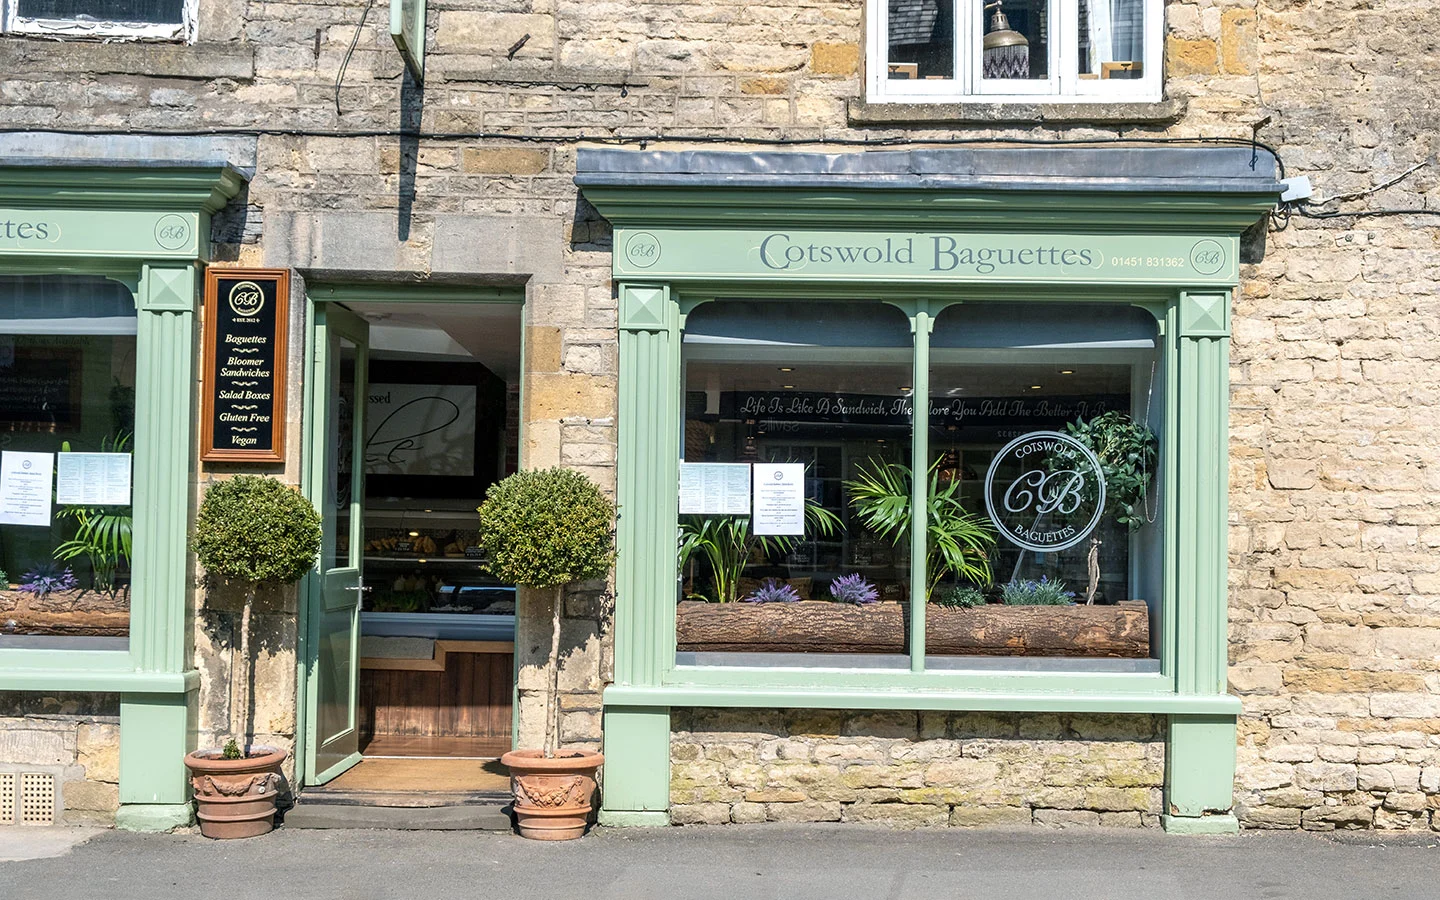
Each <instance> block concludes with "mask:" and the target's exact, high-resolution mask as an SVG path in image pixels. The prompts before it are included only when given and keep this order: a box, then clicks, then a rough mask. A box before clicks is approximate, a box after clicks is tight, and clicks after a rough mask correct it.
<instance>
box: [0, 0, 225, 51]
mask: <svg viewBox="0 0 1440 900" xmlns="http://www.w3.org/2000/svg"><path fill="white" fill-rule="evenodd" d="M199 12H200V0H185V2H184V5H183V6H182V8H181V16H180V21H179V22H178V23H155V22H116V21H109V20H105V19H91V18H75V19H36V18H31V17H29V16H22V15H20V12H19V3H18V2H17V0H0V31H3V32H4V33H5V34H33V35H37V36H43V37H49V38H67V37H72V38H105V39H106V40H122V41H184V42H186V43H187V44H188V43H191V42H193V41H194V40H195V29H196V24H197V22H198V20H199Z"/></svg>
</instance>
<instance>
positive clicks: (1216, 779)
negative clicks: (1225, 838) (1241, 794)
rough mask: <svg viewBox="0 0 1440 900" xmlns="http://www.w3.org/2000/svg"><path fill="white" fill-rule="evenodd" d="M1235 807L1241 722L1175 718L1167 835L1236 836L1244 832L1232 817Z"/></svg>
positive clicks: (1168, 762) (1168, 751)
mask: <svg viewBox="0 0 1440 900" xmlns="http://www.w3.org/2000/svg"><path fill="white" fill-rule="evenodd" d="M1234 805H1235V718H1234V717H1233V716H1171V717H1170V734H1169V740H1168V741H1167V742H1166V745H1165V812H1166V816H1165V819H1166V821H1165V823H1164V824H1165V829H1166V830H1167V831H1172V832H1179V833H1187V834H1216V833H1229V832H1232V831H1235V830H1237V828H1238V826H1237V825H1236V824H1235V817H1234V816H1233V815H1231V814H1230V810H1231V809H1232V807H1233V806H1234ZM1212 819H1213V820H1215V821H1210V820H1212ZM1181 820H1185V821H1181Z"/></svg>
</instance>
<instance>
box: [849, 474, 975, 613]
mask: <svg viewBox="0 0 1440 900" xmlns="http://www.w3.org/2000/svg"><path fill="white" fill-rule="evenodd" d="M929 476H930V491H929V494H928V499H927V501H926V504H927V509H926V517H925V521H926V525H925V562H926V565H925V567H926V569H927V571H928V578H927V579H926V584H925V598H926V600H927V601H928V600H929V599H930V598H931V597H932V596H933V595H934V593H935V586H936V585H937V584H939V583H940V581H941V580H942V579H943V578H945V576H947V575H953V576H954V577H955V578H957V579H960V580H964V581H969V582H972V583H974V584H979V585H986V584H989V583H990V581H991V577H992V576H991V574H990V550H991V548H993V547H994V546H995V530H994V529H993V528H991V527H990V524H989V523H988V522H986V521H985V520H984V519H983V518H981V517H980V516H978V515H975V514H973V513H971V512H969V511H968V510H966V509H965V507H964V505H962V504H961V502H960V498H959V496H958V495H959V493H960V483H959V482H958V481H951V482H950V483H948V484H944V485H942V484H941V483H940V461H939V460H936V461H935V463H934V464H932V465H931V466H930V471H929ZM910 485H911V474H910V467H909V466H905V465H902V464H900V463H892V462H885V461H884V460H877V459H870V460H867V461H866V462H864V463H861V464H860V465H859V467H858V477H857V478H855V479H854V480H853V481H847V482H845V489H846V490H847V491H849V492H850V505H851V506H853V507H854V508H855V511H856V512H857V513H858V514H859V516H860V521H861V522H863V523H864V524H865V527H866V528H869V529H870V530H871V531H873V532H875V534H877V535H879V536H880V537H881V538H883V539H884V540H887V541H889V542H890V543H891V544H893V545H895V546H897V547H898V546H899V545H900V544H901V543H903V542H904V541H905V539H906V538H907V537H908V536H909V534H910V520H911V515H910V493H911V492H910Z"/></svg>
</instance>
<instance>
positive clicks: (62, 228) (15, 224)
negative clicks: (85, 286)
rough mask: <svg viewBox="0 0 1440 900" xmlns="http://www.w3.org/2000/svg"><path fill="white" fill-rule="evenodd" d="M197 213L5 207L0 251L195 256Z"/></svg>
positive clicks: (0, 216) (1, 213) (1, 214)
mask: <svg viewBox="0 0 1440 900" xmlns="http://www.w3.org/2000/svg"><path fill="white" fill-rule="evenodd" d="M199 234H200V216H199V214H198V213H170V212H152V211H148V210H96V209H71V210H34V209H0V254H10V253H23V254H26V255H41V256H73V255H76V254H84V255H86V256H139V255H143V256H152V257H162V258H168V257H173V258H180V259H194V258H195V257H196V256H198V255H199V253H200V242H199Z"/></svg>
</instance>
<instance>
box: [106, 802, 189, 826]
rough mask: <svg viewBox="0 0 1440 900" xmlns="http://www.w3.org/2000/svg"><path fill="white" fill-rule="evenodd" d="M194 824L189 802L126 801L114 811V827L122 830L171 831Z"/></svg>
mask: <svg viewBox="0 0 1440 900" xmlns="http://www.w3.org/2000/svg"><path fill="white" fill-rule="evenodd" d="M194 824H195V810H194V808H193V807H192V806H191V805H190V804H189V803H126V804H122V805H121V807H120V809H119V811H118V812H116V813H115V827H116V828H119V829H121V830H122V831H151V832H159V831H173V830H175V829H176V828H188V827H190V826H191V825H194Z"/></svg>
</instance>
